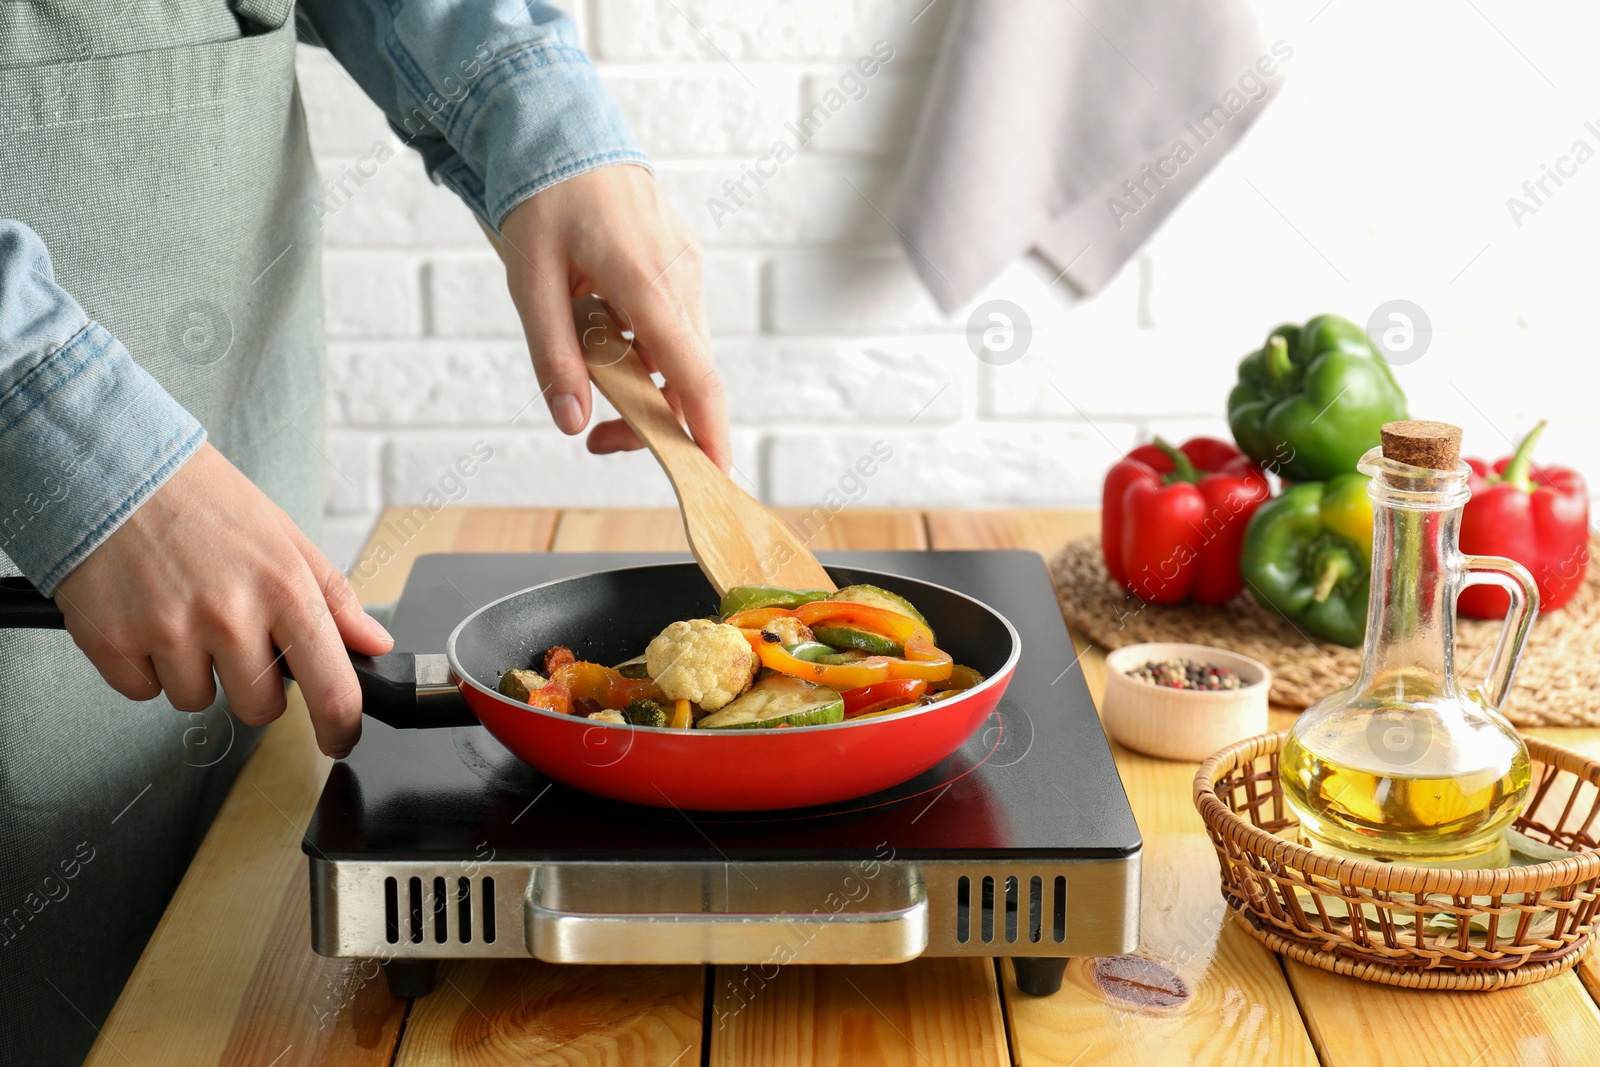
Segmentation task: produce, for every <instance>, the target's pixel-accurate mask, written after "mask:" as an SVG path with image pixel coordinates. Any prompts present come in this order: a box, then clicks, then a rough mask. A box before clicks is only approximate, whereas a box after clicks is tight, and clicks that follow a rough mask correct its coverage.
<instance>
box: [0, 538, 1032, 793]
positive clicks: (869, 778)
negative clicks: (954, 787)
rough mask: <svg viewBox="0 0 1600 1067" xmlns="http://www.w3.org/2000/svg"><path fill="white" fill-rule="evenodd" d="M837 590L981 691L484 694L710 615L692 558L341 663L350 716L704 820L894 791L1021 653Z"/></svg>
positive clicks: (33, 623) (957, 606)
mask: <svg viewBox="0 0 1600 1067" xmlns="http://www.w3.org/2000/svg"><path fill="white" fill-rule="evenodd" d="M828 573H829V575H830V577H832V578H833V580H834V581H835V582H836V583H837V584H838V585H839V586H845V585H852V584H860V583H870V584H872V585H877V586H881V587H882V588H885V589H888V590H890V591H892V592H896V593H899V594H900V595H901V596H903V597H905V598H906V599H908V600H910V601H911V603H913V604H915V605H916V606H917V608H918V609H919V610H921V611H922V613H923V614H924V615H925V616H927V619H928V622H929V624H930V625H931V626H932V627H933V630H934V633H935V634H936V635H937V636H938V639H939V644H940V647H941V648H943V649H945V650H946V651H948V652H950V653H951V654H952V655H953V656H954V657H955V660H956V662H957V663H965V664H967V665H968V666H971V667H974V668H976V669H977V670H978V671H979V672H980V673H982V674H983V675H984V676H985V679H984V681H983V682H982V683H981V684H979V685H977V686H974V687H973V688H972V689H969V690H967V691H966V692H964V693H962V694H961V695H960V696H955V697H950V698H947V699H945V700H941V701H939V702H938V703H936V704H930V705H928V706H926V707H922V708H916V709H912V710H909V711H903V712H898V713H896V714H893V715H885V716H875V717H872V718H867V719H858V720H855V721H846V722H842V723H836V724H833V725H829V726H808V727H796V728H791V729H779V730H760V729H755V730H726V731H724V730H672V729H655V728H650V727H633V726H627V725H621V724H615V723H606V722H597V721H591V720H589V719H583V718H578V717H575V716H571V715H562V714H559V713H557V712H552V711H546V710H544V709H541V708H535V707H531V706H529V705H527V704H522V703H519V702H517V701H515V700H511V699H510V698H508V697H504V696H501V695H500V693H499V692H498V691H497V690H496V685H497V683H498V681H499V678H500V674H501V673H502V672H503V671H505V670H507V669H509V668H512V667H529V666H532V665H533V664H534V663H535V658H536V657H538V656H540V655H541V654H542V653H543V652H544V650H545V649H547V648H549V647H550V646H551V645H566V646H568V647H570V648H571V649H572V650H573V651H574V653H576V655H577V656H578V658H579V659H587V660H592V661H595V662H598V663H605V664H614V663H621V662H622V661H624V660H627V659H631V658H632V657H634V656H636V655H638V654H639V653H640V652H642V651H643V650H644V647H645V646H646V645H647V644H648V643H649V642H650V639H651V638H653V637H654V636H655V635H656V634H658V633H660V632H661V631H662V630H663V629H665V628H666V626H667V625H668V624H669V623H672V622H675V621H677V620H679V619H689V618H703V617H708V616H714V615H715V614H716V609H717V597H716V594H715V593H714V591H713V589H712V587H711V585H710V583H709V582H708V581H707V580H706V578H705V576H704V575H703V574H702V573H701V572H700V570H699V568H697V567H696V566H695V565H694V564H692V563H668V564H656V565H651V566H643V567H629V568H623V569H619V570H609V571H598V572H595V573H592V574H585V575H580V576H577V577H572V578H563V579H560V580H558V581H554V582H549V583H546V584H544V585H539V586H534V587H533V588H531V589H524V590H522V591H521V592H518V593H513V594H511V595H510V596H507V597H503V598H501V599H499V600H496V601H494V602H493V603H490V604H486V605H484V606H483V607H481V608H479V609H478V610H476V611H474V612H473V613H472V614H470V615H468V616H467V617H466V618H464V619H463V620H462V621H461V623H460V624H459V625H458V626H457V627H456V628H455V631H454V632H453V633H451V635H450V639H449V641H448V642H447V643H446V646H445V651H444V654H443V655H442V656H440V655H437V654H435V655H426V654H414V653H408V652H392V653H390V654H388V655H386V656H379V657H369V656H360V655H354V654H352V655H351V657H350V659H351V662H352V664H353V665H354V666H355V668H356V674H357V677H358V678H359V679H360V681H361V689H362V700H363V708H362V710H363V712H364V714H366V715H370V716H371V717H373V718H375V719H377V720H379V721H380V722H384V723H388V724H389V725H391V726H397V727H404V728H413V727H417V728H421V727H449V726H457V725H473V724H476V723H482V724H483V726H485V727H486V728H487V729H488V731H489V733H491V734H492V735H494V737H495V738H496V739H497V740H498V741H499V742H500V743H501V744H503V745H505V747H506V748H508V749H509V750H510V751H511V752H512V753H514V754H515V755H516V756H518V757H519V758H521V759H522V760H524V761H525V762H527V763H529V764H531V765H533V766H534V767H535V768H537V769H538V770H540V771H542V772H544V773H545V774H546V775H548V776H549V777H551V778H554V779H555V780H557V781H559V782H563V783H565V784H566V785H569V786H573V787H575V788H578V789H582V790H586V791H588V792H590V793H596V794H599V795H600V796H605V797H610V798H612V799H614V800H622V801H627V802H630V803H634V804H646V805H650V806H653V807H675V808H681V809H697V810H703V811H760V810H766V809H772V808H791V807H803V806H809V805H813V804H827V803H832V802H835V801H839V800H846V799H849V798H852V797H857V796H863V795H865V794H868V793H874V792H877V791H878V790H880V789H887V788H888V787H890V786H892V785H897V784H899V783H900V782H903V781H905V780H906V779H908V778H913V777H915V776H916V775H918V774H921V773H922V772H923V771H926V770H928V769H929V768H930V767H933V766H934V765H935V764H937V763H939V762H940V761H941V760H943V759H945V758H946V757H947V756H949V755H950V754H951V753H953V752H954V751H955V750H956V749H957V748H959V747H961V745H962V744H963V743H964V742H965V741H966V740H967V739H968V738H969V737H971V736H972V734H973V733H974V732H976V731H977V729H978V728H979V727H980V726H981V725H982V724H983V723H984V721H985V720H987V719H988V718H989V716H990V715H991V714H992V713H993V712H994V709H995V705H996V704H997V703H999V700H1000V697H1001V695H1002V694H1003V693H1004V692H1005V689H1006V686H1007V685H1008V684H1009V683H1010V681H1011V677H1012V674H1013V672H1014V671H1015V669H1016V665H1017V659H1018V656H1019V655H1020V652H1021V640H1020V638H1019V637H1018V635H1017V632H1016V630H1015V629H1014V628H1013V627H1012V626H1011V624H1010V623H1009V622H1007V621H1006V619H1005V618H1004V617H1003V616H1001V615H1000V614H999V613H998V612H996V611H994V610H993V609H992V608H989V607H987V606H985V605H984V604H982V603H980V602H979V601H977V600H974V599H973V598H971V597H969V596H967V595H965V594H964V593H959V592H957V591H955V590H953V589H947V588H945V587H944V586H940V585H935V584H933V583H930V582H923V581H918V580H915V579H911V578H904V577H900V576H897V575H892V574H883V573H879V572H876V571H868V570H857V569H852V568H841V567H830V568H828ZM63 625H64V622H63V619H62V615H61V612H60V610H59V609H58V608H57V607H56V605H55V603H54V602H53V601H51V600H49V599H48V598H46V597H45V596H43V595H42V594H40V593H39V592H38V591H37V590H36V589H34V587H33V586H32V585H30V584H28V582H27V581H26V580H25V579H20V578H5V579H0V627H5V628H23V627H26V628H61V627H62V626H63Z"/></svg>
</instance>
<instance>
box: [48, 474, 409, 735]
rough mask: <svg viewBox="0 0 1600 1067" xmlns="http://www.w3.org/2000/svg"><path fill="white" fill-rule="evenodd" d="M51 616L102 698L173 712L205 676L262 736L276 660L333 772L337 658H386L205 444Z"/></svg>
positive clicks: (385, 638)
mask: <svg viewBox="0 0 1600 1067" xmlns="http://www.w3.org/2000/svg"><path fill="white" fill-rule="evenodd" d="M56 602H57V603H58V604H59V605H60V607H61V610H62V612H63V614H64V615H65V616H66V622H67V631H68V632H69V633H70V634H71V635H72V639H73V640H74V641H76V642H77V644H78V647H79V648H81V649H82V650H83V652H84V654H85V655H86V656H88V657H89V660H90V661H91V662H92V663H93V664H94V665H95V668H96V669H97V670H99V672H100V675H101V677H103V678H104V679H105V680H106V682H107V683H108V684H109V685H110V686H111V687H112V688H113V689H115V690H116V691H117V692H119V693H121V694H122V695H124V696H126V697H129V698H130V699H133V700H150V699H153V698H154V697H156V696H158V695H159V694H161V693H162V692H165V693H166V694H167V699H168V700H169V701H171V702H172V706H173V707H175V708H177V709H178V710H179V711H187V712H194V711H204V710H205V709H206V708H208V707H210V706H211V704H212V702H213V701H214V700H215V699H216V692H217V690H216V682H215V681H214V680H213V676H212V671H213V668H215V671H216V678H217V679H220V680H221V682H222V688H223V691H224V692H225V693H226V694H227V697H228V703H229V705H230V706H231V707H232V709H233V712H234V714H235V715H237V716H238V717H239V719H240V720H241V721H243V722H245V723H249V724H252V725H260V724H262V723H267V722H271V721H272V720H273V719H276V718H277V717H278V716H279V715H281V714H282V713H283V709H284V691H283V677H282V675H281V674H280V672H279V670H278V662H279V656H280V655H281V657H282V659H284V660H287V661H288V664H289V667H290V670H291V671H292V673H293V674H294V677H295V679H296V680H297V681H298V682H299V684H300V689H301V692H302V693H303V694H304V696H305V700H306V705H307V707H309V708H310V710H311V721H312V724H313V726H314V728H315V730H316V735H317V746H318V747H319V748H320V749H321V750H322V751H323V752H325V753H327V754H328V755H330V756H333V757H335V758H338V757H342V756H344V755H346V754H348V753H349V751H350V750H351V748H353V747H354V746H355V743H356V741H357V739H359V738H360V736H361V690H360V687H359V686H358V684H357V682H356V676H355V671H354V670H353V669H352V668H351V666H350V660H349V657H348V655H347V654H346V652H345V650H346V648H348V649H350V650H351V651H354V652H361V653H365V654H367V655H374V656H376V655H381V654H383V653H385V652H387V651H389V649H390V648H392V647H393V645H394V642H393V640H392V639H391V638H390V637H389V634H388V632H387V631H385V630H384V628H383V627H382V626H380V625H379V624H378V622H377V621H376V620H375V619H373V618H372V617H371V616H369V615H367V614H366V613H365V612H364V611H363V610H362V608H361V605H360V603H359V601H358V600H357V599H356V595H355V591H354V590H353V589H352V588H351V587H350V584H349V583H348V582H347V581H346V580H345V578H344V575H342V574H341V573H339V570H338V568H336V567H335V566H334V565H333V564H332V563H330V562H328V559H327V557H326V556H324V555H323V554H322V553H321V552H320V551H318V550H317V547H316V546H315V545H313V544H312V543H311V542H310V541H309V540H308V539H307V538H306V536H305V534H303V533H302V532H301V531H300V529H299V528H298V527H297V526H295V524H294V522H293V521H292V520H291V519H290V518H289V516H288V515H286V514H284V512H283V510H282V509H281V508H279V507H278V506H277V505H276V504H274V503H273V502H272V501H271V500H268V499H267V497H266V495H265V494H264V493H262V492H261V490H259V489H257V488H256V487H255V485H254V484H252V483H251V481H250V480H249V479H248V478H246V477H245V476H244V475H243V474H241V473H240V472H239V471H238V469H237V468H235V467H234V466H233V464H231V463H229V462H228V460H227V459H226V458H224V456H223V455H222V453H220V452H218V451H217V450H216V449H215V448H212V447H211V446H210V445H209V444H206V445H202V446H201V448H200V450H199V451H198V452H196V453H195V455H194V456H192V457H191V458H190V459H189V460H188V461H187V462H186V463H184V464H183V466H181V467H180V468H178V470H177V472H176V473H174V474H173V475H172V477H171V478H169V479H168V480H167V482H166V483H165V484H164V485H162V486H161V488H159V489H157V490H156V491H155V493H154V494H152V495H151V496H150V498H149V499H148V500H146V501H145V502H144V504H143V505H141V506H140V507H139V508H137V509H135V510H134V512H133V514H132V515H130V516H129V517H128V519H127V521H125V522H124V523H123V524H122V525H121V526H120V527H118V528H117V529H116V531H114V532H113V533H112V534H111V536H110V537H108V538H106V540H105V541H104V542H102V543H101V544H100V546H99V547H97V548H96V549H95V550H94V551H93V552H91V553H89V555H88V556H87V557H86V558H85V559H84V561H83V562H82V563H80V564H79V565H78V566H77V568H76V569H74V570H73V571H72V573H71V574H69V575H67V577H66V579H65V580H64V581H63V582H62V583H61V585H60V587H59V588H58V589H57V591H56ZM280 650H281V652H280Z"/></svg>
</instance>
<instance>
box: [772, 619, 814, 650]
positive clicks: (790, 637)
mask: <svg viewBox="0 0 1600 1067" xmlns="http://www.w3.org/2000/svg"><path fill="white" fill-rule="evenodd" d="M762 629H763V630H766V631H767V632H768V633H775V634H777V635H778V640H779V641H781V642H782V643H783V644H784V645H798V644H800V643H801V642H803V641H811V640H814V638H813V637H812V635H811V627H809V626H807V625H806V624H805V623H803V622H801V621H800V620H799V619H797V618H794V617H793V616H792V615H779V616H778V617H777V618H775V619H773V620H772V621H771V622H769V623H767V624H766V625H765V626H763V627H762Z"/></svg>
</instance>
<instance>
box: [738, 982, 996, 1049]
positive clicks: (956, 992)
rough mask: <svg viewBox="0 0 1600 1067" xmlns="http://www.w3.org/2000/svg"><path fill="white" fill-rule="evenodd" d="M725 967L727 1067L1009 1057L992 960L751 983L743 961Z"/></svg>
mask: <svg viewBox="0 0 1600 1067" xmlns="http://www.w3.org/2000/svg"><path fill="white" fill-rule="evenodd" d="M717 970H718V972H719V982H718V986H717V989H716V990H715V994H714V995H715V1001H714V1003H715V1007H714V1009H713V1013H712V1020H711V1026H710V1033H711V1058H710V1062H711V1063H712V1064H713V1065H717V1067H723V1065H725V1067H742V1065H744V1064H753V1063H759V1064H763V1065H764V1067H832V1065H835V1064H874V1065H882V1067H900V1065H904V1067H940V1065H943V1064H963V1065H965V1064H973V1065H976V1064H992V1065H999V1064H1005V1063H1007V1062H1009V1059H1008V1057H1007V1055H1006V1049H1005V1041H1004V1038H1003V1036H1002V1030H1003V1026H1004V1023H1003V1020H1002V1019H1001V1015H1000V1004H999V997H998V995H997V991H996V988H995V985H996V983H995V976H994V967H993V966H992V964H991V963H990V961H988V960H980V959H920V960H914V961H912V962H911V963H903V964H899V965H896V966H881V967H873V966H851V967H785V968H782V969H780V970H778V972H777V975H776V977H774V978H773V980H772V981H771V982H766V983H760V984H756V983H754V982H750V981H743V980H742V978H741V974H740V972H741V970H742V969H741V968H730V967H719V968H718V969H717ZM756 977H759V974H757V975H756Z"/></svg>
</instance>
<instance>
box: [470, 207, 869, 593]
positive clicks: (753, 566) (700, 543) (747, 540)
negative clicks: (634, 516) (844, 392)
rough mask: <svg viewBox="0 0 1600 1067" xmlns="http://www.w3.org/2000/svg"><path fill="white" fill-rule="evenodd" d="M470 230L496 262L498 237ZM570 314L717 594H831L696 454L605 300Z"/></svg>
mask: <svg viewBox="0 0 1600 1067" xmlns="http://www.w3.org/2000/svg"><path fill="white" fill-rule="evenodd" d="M478 226H479V228H480V229H482V230H483V235H484V236H485V237H487V238H488V239H489V243H490V244H491V245H493V246H494V250H495V251H496V252H497V253H499V254H500V257H501V258H502V259H504V258H505V250H504V249H503V248H501V246H500V238H499V237H498V236H496V235H495V234H494V233H492V232H491V231H490V230H488V229H487V228H485V227H484V226H483V224H482V223H481V222H480V223H479V224H478ZM572 317H573V322H574V324H575V325H576V327H577V331H578V343H579V345H580V346H581V347H582V348H583V359H584V362H585V363H587V364H588V365H589V377H590V378H592V379H594V384H595V385H597V386H599V388H600V392H602V393H604V394H605V398H606V399H607V400H609V401H611V406H612V407H614V408H616V409H617V414H619V415H621V416H622V417H623V419H624V420H625V421H626V422H627V423H628V425H629V426H631V427H633V432H634V433H636V434H638V435H639V439H640V440H642V441H643V442H644V443H645V445H646V446H647V447H648V448H649V449H650V451H651V453H653V454H654V455H655V457H656V462H658V463H660V464H661V468H662V469H663V470H665V471H666V472H667V478H668V479H669V480H670V481H671V482H672V488H673V491H674V492H676V493H677V494H678V510H679V511H681V512H682V513H683V530H684V533H686V534H687V535H688V537H689V550H690V551H691V552H693V553H694V558H695V561H696V562H698V563H699V564H700V569H701V570H702V571H703V572H705V576H706V578H707V579H708V580H709V581H710V582H711V585H712V587H713V588H715V589H716V591H717V595H718V596H722V595H723V594H725V593H727V591H728V590H729V589H732V588H733V587H734V586H736V585H776V586H779V587H781V588H784V589H830V590H831V589H837V588H838V587H837V586H836V585H834V583H833V579H832V578H829V577H828V572H827V571H825V570H823V569H822V564H820V563H818V562H817V557H815V556H813V555H812V554H811V550H810V549H808V548H807V547H806V545H805V542H804V541H802V540H800V538H798V537H796V536H795V535H794V532H793V531H792V530H790V529H789V527H788V526H786V525H784V523H783V521H782V520H780V519H779V518H778V517H777V516H776V515H774V514H773V513H772V512H770V511H768V510H767V509H766V506H765V505H763V504H762V503H761V502H760V501H758V500H756V499H755V497H753V496H751V495H750V494H749V493H746V492H745V491H744V490H743V489H740V488H739V487H738V486H737V485H735V484H734V483H733V480H732V479H730V478H729V477H728V476H727V475H726V474H723V473H722V471H721V470H719V469H718V467H717V465H716V464H715V463H713V462H711V460H710V459H708V458H707V457H706V454H705V453H704V452H702V451H700V446H699V445H697V444H695V443H694V439H693V438H691V437H690V436H689V433H688V431H687V430H685V429H684V428H683V426H682V424H681V423H679V422H678V416H677V415H676V414H675V413H674V412H673V410H672V405H671V404H668V403H667V398H666V397H665V396H663V395H662V394H661V390H660V389H659V388H657V387H656V383H655V382H654V381H652V380H651V378H650V372H649V371H648V370H646V369H645V366H644V363H643V362H642V361H641V360H640V359H639V355H638V353H637V352H635V351H634V350H633V346H634V343H635V342H634V341H633V340H632V339H630V338H627V337H625V336H623V331H622V328H621V327H620V326H618V324H617V320H616V319H615V318H614V317H613V316H612V314H611V309H610V308H608V307H606V305H605V302H604V301H603V300H600V299H599V298H598V297H594V296H580V297H578V299H576V300H574V301H573V302H572Z"/></svg>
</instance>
